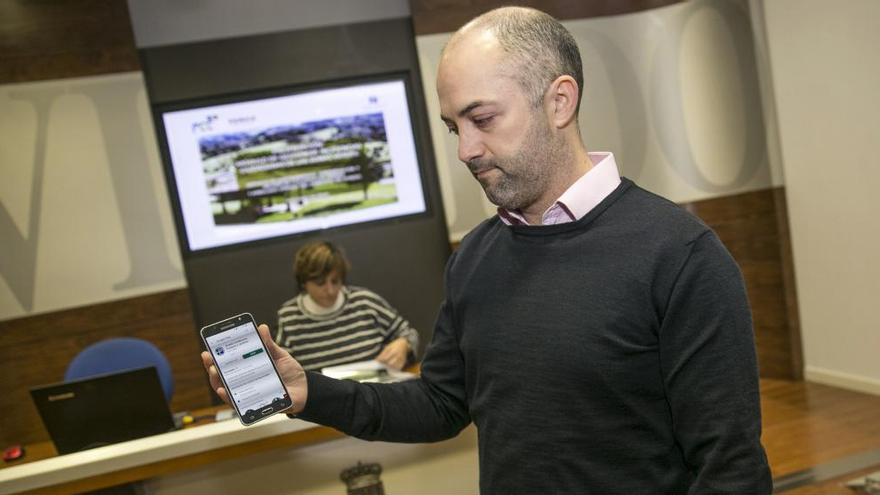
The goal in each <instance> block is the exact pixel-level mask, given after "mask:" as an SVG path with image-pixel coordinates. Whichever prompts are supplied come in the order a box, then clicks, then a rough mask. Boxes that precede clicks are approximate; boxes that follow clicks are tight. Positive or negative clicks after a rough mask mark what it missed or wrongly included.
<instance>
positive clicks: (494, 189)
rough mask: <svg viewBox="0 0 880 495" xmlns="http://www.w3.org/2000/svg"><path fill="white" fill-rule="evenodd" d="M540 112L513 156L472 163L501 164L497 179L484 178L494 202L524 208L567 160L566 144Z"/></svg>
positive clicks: (480, 165) (472, 166)
mask: <svg viewBox="0 0 880 495" xmlns="http://www.w3.org/2000/svg"><path fill="white" fill-rule="evenodd" d="M541 117H542V116H541V115H540V113H538V112H536V115H534V116H533V117H532V118H531V119H530V121H531V122H530V127H529V130H528V132H527V134H526V136H525V138H524V139H523V142H522V144H521V146H520V148H519V149H518V150H517V151H516V152H514V153H513V154H512V155H510V156H506V157H497V158H494V159H490V160H484V161H473V162H471V163H469V164H468V167H469V168H470V169H471V170H479V169H481V168H483V167H485V165H487V164H488V165H491V166H495V167H497V170H498V172H500V174H501V176H500V177H499V178H498V179H497V180H496V181H495V182H494V183H488V182H483V181H480V185H481V186H482V187H483V191H484V192H485V193H486V197H487V198H488V199H489V201H491V202H492V204H494V205H497V206H499V207H501V208H504V209H506V210H522V209H524V208H526V207H528V206H530V205H532V204H534V203H535V202H537V201H538V200H539V198H540V197H541V196H542V195H543V194H544V193H545V192H546V191H547V189H548V188H549V187H550V185H551V183H552V180H553V172H554V170H556V169H558V168H559V167H560V165H561V163H560V160H564V159H565V156H566V153H565V147H564V145H563V143H562V142H561V141H560V140H557V139H554V136H553V134H552V132H551V131H550V126H549V124H547V122H546V121H545V120H543V119H542V118H541Z"/></svg>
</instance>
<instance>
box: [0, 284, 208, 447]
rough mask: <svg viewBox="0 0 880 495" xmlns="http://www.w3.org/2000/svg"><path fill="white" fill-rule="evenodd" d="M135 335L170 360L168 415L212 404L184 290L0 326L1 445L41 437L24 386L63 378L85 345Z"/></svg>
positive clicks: (66, 311) (39, 424) (87, 307)
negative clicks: (172, 389)
mask: <svg viewBox="0 0 880 495" xmlns="http://www.w3.org/2000/svg"><path fill="white" fill-rule="evenodd" d="M119 336H128V337H139V338H142V339H146V340H148V341H150V342H152V343H154V344H155V345H156V346H157V347H159V349H161V350H162V352H163V353H164V354H165V355H166V356H167V357H168V360H169V361H170V362H171V367H172V371H173V374H174V382H175V392H174V397H173V399H172V402H171V408H172V410H174V411H182V410H191V409H196V408H201V407H206V406H209V405H211V404H212V396H211V393H210V390H209V388H208V385H207V382H206V378H205V373H204V370H203V369H202V367H201V362H200V361H199V357H198V353H199V352H200V350H201V345H200V343H199V341H198V337H197V334H196V330H195V326H194V323H193V318H192V310H191V308H190V304H189V295H188V293H187V291H186V290H174V291H169V292H163V293H159V294H152V295H149V296H143V297H136V298H131V299H125V300H120V301H113V302H108V303H103V304H97V305H92V306H85V307H81V308H74V309H69V310H65V311H58V312H54V313H46V314H42V315H34V316H29V317H24V318H18V319H14V320H7V321H3V322H0V363H3V369H4V372H3V373H2V374H0V410H3V414H2V415H0V445H7V444H10V443H32V442H36V441H41V440H47V439H48V434H47V433H46V431H45V429H44V428H43V425H42V423H41V422H40V418H39V415H38V414H37V411H36V409H35V408H34V406H33V403H32V402H31V398H30V394H29V389H30V387H33V386H37V385H43V384H47V383H53V382H58V381H61V380H62V378H63V376H64V371H65V369H66V368H67V364H68V363H69V362H70V361H71V359H73V357H74V356H76V354H77V353H78V352H79V351H81V350H82V349H83V348H85V347H86V346H88V345H89V344H92V343H94V342H97V341H99V340H103V339H106V338H110V337H119Z"/></svg>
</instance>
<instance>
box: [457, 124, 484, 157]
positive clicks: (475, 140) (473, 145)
mask: <svg viewBox="0 0 880 495" xmlns="http://www.w3.org/2000/svg"><path fill="white" fill-rule="evenodd" d="M483 151H484V148H483V143H482V141H481V140H480V139H479V137H478V136H477V135H476V133H473V132H462V133H461V134H459V136H458V159H459V160H461V161H462V163H467V162H469V161H471V160H473V159H475V158H479V157H481V156H483Z"/></svg>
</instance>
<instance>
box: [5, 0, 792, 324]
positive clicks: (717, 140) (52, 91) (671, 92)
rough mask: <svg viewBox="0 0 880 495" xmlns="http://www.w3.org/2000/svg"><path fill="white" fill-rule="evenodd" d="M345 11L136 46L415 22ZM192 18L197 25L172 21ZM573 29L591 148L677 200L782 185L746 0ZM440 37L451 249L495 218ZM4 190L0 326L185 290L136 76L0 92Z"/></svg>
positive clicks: (143, 10)
mask: <svg viewBox="0 0 880 495" xmlns="http://www.w3.org/2000/svg"><path fill="white" fill-rule="evenodd" d="M265 1H266V2H269V3H271V4H273V5H274V4H275V3H277V2H276V0H265ZM340 1H341V0H333V1H330V2H323V1H322V0H310V5H313V6H315V7H316V8H315V9H313V10H310V11H309V13H308V15H306V14H303V13H302V8H301V6H294V5H290V6H287V7H285V8H284V9H283V10H279V11H277V12H278V13H279V14H278V15H277V16H267V14H266V13H267V12H275V11H274V10H272V9H258V10H259V12H260V13H261V15H259V16H256V17H254V18H252V19H251V18H247V19H246V18H243V17H242V15H240V14H241V13H240V12H239V11H238V10H236V9H241V8H242V7H241V6H240V5H239V3H237V2H232V1H225V2H215V3H211V4H210V5H208V4H205V3H204V2H201V3H199V2H197V3H191V2H183V3H181V2H177V3H174V4H173V5H172V4H170V3H169V1H168V0H163V1H162V2H161V6H162V7H161V8H158V7H156V6H155V5H154V2H146V1H143V0H131V1H130V2H129V8H130V9H131V12H132V17H133V26H134V30H135V34H136V36H137V38H138V43H139V44H140V45H142V46H145V45H164V44H168V43H174V42H184V41H192V40H195V39H207V38H211V37H216V36H220V35H224V34H225V35H229V34H230V33H231V34H243V33H245V32H247V33H254V32H270V31H276V30H279V29H301V28H306V27H313V26H315V25H322V24H323V23H326V22H329V21H331V20H335V21H338V22H343V21H349V22H360V21H364V20H369V19H371V18H375V16H377V15H379V16H380V17H394V16H398V15H401V14H405V13H406V12H407V11H408V10H407V6H406V5H405V3H404V2H403V1H402V0H394V1H391V0H388V1H387V2H386V0H371V1H370V2H368V3H364V5H361V7H362V8H359V9H352V10H346V11H345V12H346V17H344V18H341V17H339V16H338V15H335V14H334V13H336V12H337V11H338V10H340V9H342V7H340V5H341V3H340ZM248 5H249V4H248ZM359 5H360V3H359ZM319 7H320V8H319ZM368 7H369V8H368ZM380 7H381V8H380ZM342 10H345V9H342ZM191 16H197V17H199V18H200V19H201V21H199V22H200V23H198V24H197V25H196V24H192V25H190V24H187V23H183V24H181V23H180V22H178V21H179V20H180V19H188V18H190V17H191ZM565 24H566V26H568V27H569V29H571V31H572V32H573V34H574V35H575V37H576V39H577V41H578V43H579V45H580V47H581V50H582V54H583V58H584V66H585V72H586V81H587V82H586V88H585V101H584V104H583V106H582V110H581V127H582V130H583V132H584V136H585V139H586V141H587V144H588V146H589V147H590V149H593V150H610V151H613V152H614V153H615V155H616V156H617V159H618V164H619V165H620V167H621V171H622V173H623V174H624V175H626V176H628V177H630V178H632V179H635V180H636V181H638V182H639V184H640V185H642V186H644V187H647V188H648V189H651V190H653V191H655V192H657V193H659V194H662V195H664V196H666V197H668V198H670V199H672V200H674V201H695V200H699V199H706V198H711V197H717V196H724V195H730V194H736V193H739V192H744V191H751V190H756V189H763V188H767V187H771V186H779V185H781V173H780V172H779V171H778V170H776V169H774V168H773V167H772V166H770V165H769V164H768V161H767V157H766V147H765V143H764V132H763V129H764V125H763V121H762V116H761V105H760V101H759V100H760V99H759V98H757V97H758V96H759V93H758V90H757V87H756V86H757V84H756V81H757V74H756V67H755V62H754V56H753V51H752V41H751V26H750V21H749V16H748V8H747V4H746V2H745V0H738V1H729V0H720V1H719V0H694V1H691V2H683V3H680V4H676V5H672V6H669V7H664V8H660V9H654V10H651V11H645V12H638V13H634V14H629V15H623V16H613V17H603V18H596V19H585V20H575V21H566V22H565ZM220 25H222V26H225V27H224V29H225V30H220V31H218V30H217V29H216V28H217V27H218V26H220ZM447 36H448V35H444V34H440V35H433V36H420V37H418V39H417V40H416V41H417V48H418V50H419V58H420V65H421V69H422V77H423V82H424V85H425V88H424V89H425V93H426V101H427V103H428V107H429V117H430V119H431V133H432V139H433V140H434V149H435V152H436V155H437V167H438V174H439V177H440V183H441V184H440V185H441V193H442V195H443V201H444V204H445V209H446V215H447V225H448V227H449V231H450V236H451V238H452V239H451V240H453V241H455V240H459V239H460V238H461V237H462V236H463V235H464V234H465V233H466V232H468V231H469V230H470V229H471V228H472V227H473V226H474V225H476V224H477V223H479V222H480V221H482V220H483V219H485V218H487V217H488V216H490V215H492V214H493V213H494V208H493V207H492V206H491V205H490V204H489V203H488V202H487V201H486V200H485V196H484V195H483V193H482V191H481V189H480V187H479V185H478V184H477V183H476V181H475V180H474V179H473V177H471V175H470V174H469V173H467V171H466V169H465V167H464V166H463V165H461V164H460V163H459V162H458V159H457V157H456V156H457V154H456V152H455V143H454V141H453V140H452V139H451V138H450V137H449V136H447V135H446V130H445V127H444V126H443V125H442V123H441V121H440V118H439V110H438V109H437V96H436V91H435V89H434V80H435V71H436V67H437V62H438V57H439V53H440V48H441V47H442V44H443V42H444V40H445V39H446V37H447ZM0 177H2V178H0V241H2V242H0V320H6V319H11V318H17V317H21V316H26V315H32V314H36V313H43V312H49V311H56V310H60V309H65V308H70V307H74V306H79V305H88V304H95V303H100V302H105V301H110V300H114V299H121V298H126V297H133V296H136V295H142V294H148V293H154V292H160V291H163V290H169V289H173V288H180V287H184V286H185V284H186V281H185V280H184V277H183V273H182V272H181V268H180V265H181V264H180V255H179V254H178V251H177V242H176V234H175V231H174V228H173V223H172V217H171V213H170V209H169V205H168V198H167V193H166V189H165V185H164V181H163V179H162V172H161V166H160V163H159V157H158V151H157V146H156V141H155V134H154V132H153V129H152V123H151V121H150V112H149V107H148V105H147V102H146V96H145V91H144V87H143V80H142V77H141V75H140V74H139V73H128V74H114V75H108V76H100V77H90V78H79V79H65V80H59V81H46V82H35V83H24V84H13V85H2V86H0Z"/></svg>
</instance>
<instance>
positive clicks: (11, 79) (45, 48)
mask: <svg viewBox="0 0 880 495" xmlns="http://www.w3.org/2000/svg"><path fill="white" fill-rule="evenodd" d="M134 70H140V63H139V61H138V56H137V50H136V49H135V44H134V35H133V33H132V29H131V21H130V19H129V15H128V5H127V4H126V2H125V0H63V1H46V0H39V1H34V0H3V1H0V84H7V83H17V82H26V81H41V80H46V79H62V78H67V77H83V76H93V75H98V74H109V73H114V72H127V71H134Z"/></svg>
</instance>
